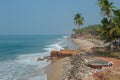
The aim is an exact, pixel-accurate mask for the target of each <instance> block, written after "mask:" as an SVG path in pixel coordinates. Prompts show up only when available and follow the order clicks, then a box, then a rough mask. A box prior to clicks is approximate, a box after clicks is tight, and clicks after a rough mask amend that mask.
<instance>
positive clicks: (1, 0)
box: [0, 0, 120, 35]
mask: <svg viewBox="0 0 120 80" xmlns="http://www.w3.org/2000/svg"><path fill="white" fill-rule="evenodd" d="M111 1H112V2H114V5H115V6H116V7H117V8H118V9H120V0H111ZM76 13H80V14H81V15H82V16H83V17H84V20H85V22H84V25H83V26H82V27H84V26H88V25H92V24H99V23H100V20H101V19H102V16H101V15H100V8H99V6H98V5H97V0H0V35H48V34H56V35H69V34H71V33H72V29H73V28H77V27H78V26H76V25H75V24H74V20H73V18H74V15H75V14H76Z"/></svg>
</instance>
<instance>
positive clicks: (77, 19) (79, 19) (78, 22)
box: [74, 13, 84, 27]
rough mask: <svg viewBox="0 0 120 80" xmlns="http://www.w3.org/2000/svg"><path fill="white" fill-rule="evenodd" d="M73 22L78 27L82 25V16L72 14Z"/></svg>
mask: <svg viewBox="0 0 120 80" xmlns="http://www.w3.org/2000/svg"><path fill="white" fill-rule="evenodd" d="M74 22H75V25H78V27H80V25H83V22H84V18H83V17H82V16H81V14H79V13H77V14H76V15H75V16H74Z"/></svg>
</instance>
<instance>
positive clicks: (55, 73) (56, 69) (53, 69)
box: [45, 57, 69, 80]
mask: <svg viewBox="0 0 120 80" xmlns="http://www.w3.org/2000/svg"><path fill="white" fill-rule="evenodd" d="M67 60H69V58H68V57H66V58H61V59H56V60H55V61H54V62H51V64H49V65H48V66H47V67H46V71H45V73H46V74H47V80H61V77H62V74H63V64H64V62H66V61H67Z"/></svg>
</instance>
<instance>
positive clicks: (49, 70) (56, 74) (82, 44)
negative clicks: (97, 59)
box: [45, 39, 95, 80]
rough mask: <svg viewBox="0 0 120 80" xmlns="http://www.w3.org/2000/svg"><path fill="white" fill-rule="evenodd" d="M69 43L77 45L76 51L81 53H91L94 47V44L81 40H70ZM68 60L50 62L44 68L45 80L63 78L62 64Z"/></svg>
mask: <svg viewBox="0 0 120 80" xmlns="http://www.w3.org/2000/svg"><path fill="white" fill-rule="evenodd" d="M71 43H73V44H75V45H77V46H78V48H77V50H80V51H83V52H89V51H90V52H91V48H92V47H94V46H95V44H94V43H92V42H90V41H88V40H83V39H71ZM69 60H70V59H69V58H68V57H66V58H60V59H56V60H55V62H51V63H50V64H49V65H48V66H46V67H45V74H47V80H61V79H62V78H63V76H64V71H63V70H64V64H65V63H67V61H69Z"/></svg>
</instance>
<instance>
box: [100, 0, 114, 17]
mask: <svg viewBox="0 0 120 80" xmlns="http://www.w3.org/2000/svg"><path fill="white" fill-rule="evenodd" d="M98 5H99V6H100V7H101V9H100V10H101V13H102V14H103V15H104V16H107V17H112V10H113V9H114V8H115V6H113V2H110V1H109V0H98Z"/></svg>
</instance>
